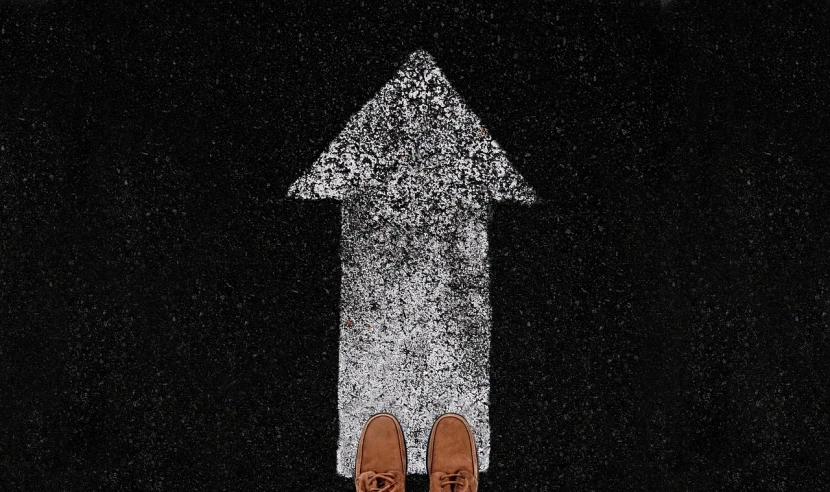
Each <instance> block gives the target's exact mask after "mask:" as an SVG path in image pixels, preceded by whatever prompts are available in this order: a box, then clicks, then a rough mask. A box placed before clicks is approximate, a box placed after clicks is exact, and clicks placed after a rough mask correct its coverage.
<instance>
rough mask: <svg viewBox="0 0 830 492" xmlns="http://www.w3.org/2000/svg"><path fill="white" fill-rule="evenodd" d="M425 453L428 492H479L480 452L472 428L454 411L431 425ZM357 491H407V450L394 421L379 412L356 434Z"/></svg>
mask: <svg viewBox="0 0 830 492" xmlns="http://www.w3.org/2000/svg"><path fill="white" fill-rule="evenodd" d="M428 446H429V447H428V449H427V473H428V474H429V491H430V492H477V491H478V454H477V453H476V445H475V440H474V439H473V432H472V430H470V424H468V423H467V421H466V420H465V419H464V417H462V416H461V415H457V414H454V413H448V414H446V415H442V416H441V417H439V418H438V420H436V421H435V424H434V425H433V426H432V433H431V434H430V436H429V445H428ZM354 477H355V479H354V481H355V486H356V487H357V492H405V491H406V483H405V482H406V446H405V445H404V442H403V432H402V431H401V424H400V423H398V420H397V419H396V418H395V417H393V416H391V415H389V414H387V413H381V414H378V415H375V416H374V417H372V418H370V419H369V421H368V422H366V425H365V426H364V427H363V432H362V433H361V434H360V443H358V445H357V461H356V462H355V474H354Z"/></svg>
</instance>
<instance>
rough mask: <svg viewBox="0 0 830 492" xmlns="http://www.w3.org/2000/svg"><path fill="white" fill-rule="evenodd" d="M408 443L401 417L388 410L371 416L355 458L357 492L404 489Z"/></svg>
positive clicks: (362, 433)
mask: <svg viewBox="0 0 830 492" xmlns="http://www.w3.org/2000/svg"><path fill="white" fill-rule="evenodd" d="M405 480H406V446H405V445H404V442H403V431H401V424H399V423H398V420H397V419H396V418H395V417H393V416H391V415H389V414H388V413H380V414H377V415H375V416H374V417H372V418H370V419H369V420H368V421H367V422H366V425H364V426H363V432H361V433H360V442H359V443H358V444H357V460H355V471H354V483H355V487H357V492H405V491H406V484H405Z"/></svg>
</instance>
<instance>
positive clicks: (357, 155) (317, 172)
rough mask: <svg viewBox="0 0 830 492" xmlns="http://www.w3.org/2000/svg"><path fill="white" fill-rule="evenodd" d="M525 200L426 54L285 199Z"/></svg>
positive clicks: (529, 195) (519, 183)
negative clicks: (368, 196) (367, 195)
mask: <svg viewBox="0 0 830 492" xmlns="http://www.w3.org/2000/svg"><path fill="white" fill-rule="evenodd" d="M364 193H371V194H375V195H381V196H387V197H389V196H392V197H394V198H396V199H412V198H413V197H414V198H415V199H418V198H421V199H422V198H423V197H424V196H438V195H440V196H443V197H444V198H445V199H446V198H447V197H452V198H454V199H460V200H463V201H474V202H489V201H507V200H510V201H517V202H525V203H530V202H533V201H534V200H535V197H536V196H535V192H534V191H533V189H531V188H530V186H528V184H527V183H526V182H525V180H524V178H522V176H520V175H519V173H518V172H517V171H516V170H515V169H514V168H513V166H512V165H511V164H510V163H509V162H508V160H507V156H506V155H505V152H504V151H503V150H502V149H501V147H500V146H499V145H498V143H496V141H495V140H493V138H492V137H491V136H490V135H489V133H488V131H487V129H486V128H485V127H484V126H483V125H482V124H481V121H480V120H479V118H478V116H476V115H475V114H474V113H473V112H472V111H471V110H470V109H469V108H468V107H467V106H466V104H465V103H464V101H463V100H462V99H461V97H460V96H459V95H458V94H457V93H456V91H455V89H453V88H452V86H451V85H450V83H449V81H447V79H446V78H445V77H444V75H443V74H442V73H441V70H440V69H439V68H438V67H437V66H436V65H435V60H433V58H432V56H430V55H429V53H427V52H425V51H420V50H419V51H416V52H414V53H412V54H411V55H410V56H409V58H408V60H407V61H406V63H404V65H403V66H402V67H401V69H400V70H399V71H398V73H397V74H396V75H395V77H394V78H392V80H390V81H389V82H388V83H387V84H386V85H384V86H383V88H381V89H380V91H379V92H378V93H377V95H376V96H375V97H374V98H372V99H371V100H370V101H369V102H367V103H366V104H365V105H364V106H363V108H361V109H360V111H358V112H357V113H356V114H354V115H353V116H352V117H351V119H350V120H349V122H348V123H347V124H346V127H345V128H344V129H343V131H341V132H340V134H339V135H338V136H337V138H335V139H334V141H332V142H331V144H329V148H328V150H326V151H325V152H323V154H322V155H320V157H319V158H318V159H317V160H316V161H315V162H314V165H313V166H312V167H311V169H310V170H309V171H308V172H307V173H306V174H305V175H304V176H302V177H301V178H299V179H298V180H297V181H295V182H294V184H293V185H292V186H291V188H290V189H289V192H288V194H289V196H293V197H298V198H305V199H335V200H345V199H347V198H349V197H350V196H353V195H355V194H364Z"/></svg>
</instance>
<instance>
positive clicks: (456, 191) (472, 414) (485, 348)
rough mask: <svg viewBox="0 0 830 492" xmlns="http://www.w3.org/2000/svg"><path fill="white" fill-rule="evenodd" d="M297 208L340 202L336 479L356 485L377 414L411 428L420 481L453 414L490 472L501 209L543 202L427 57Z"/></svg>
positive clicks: (385, 98)
mask: <svg viewBox="0 0 830 492" xmlns="http://www.w3.org/2000/svg"><path fill="white" fill-rule="evenodd" d="M289 196H294V197H298V198H305V199H334V200H340V201H342V218H341V221H342V224H341V225H342V231H341V234H342V237H341V251H340V256H341V261H342V270H343V271H342V282H341V288H340V376H339V390H338V397H339V401H338V409H339V416H340V438H339V448H338V452H337V471H338V473H340V474H341V475H345V476H351V475H353V474H354V460H355V454H356V448H357V442H358V438H359V436H360V430H361V428H362V426H363V424H364V422H365V421H366V420H367V419H368V418H369V417H370V416H372V415H374V414H376V413H379V412H389V413H392V414H393V415H395V416H396V417H397V418H398V419H399V420H400V421H401V425H402V427H403V429H404V433H405V438H406V444H407V455H408V461H409V472H410V473H425V472H426V445H427V441H428V439H429V432H430V429H431V428H432V424H433V422H434V421H435V419H436V418H437V417H438V416H439V415H441V414H443V413H446V412H457V413H460V414H462V415H464V416H465V417H466V418H467V419H468V420H469V422H470V425H471V426H472V428H473V431H474V432H475V435H476V440H477V446H478V453H479V465H480V469H481V470H482V471H485V470H487V468H488V466H489V455H490V425H489V416H488V410H489V393H490V375H489V371H490V360H489V359H490V327H491V323H492V321H491V308H490V299H489V296H490V274H489V261H488V258H487V254H488V243H487V225H488V222H489V220H490V216H491V207H490V204H491V203H492V202H494V201H505V200H510V201H516V202H524V203H531V202H533V201H534V200H535V194H534V191H533V190H532V189H531V188H530V187H529V186H528V185H527V184H526V183H525V181H524V179H523V178H522V177H521V176H520V175H519V174H518V173H517V172H516V171H515V169H513V167H512V166H511V165H510V163H509V162H508V160H507V157H506V155H505V153H504V151H503V150H502V149H501V148H500V147H499V145H498V144H497V143H496V142H495V141H494V140H493V139H492V138H491V137H490V135H489V134H488V132H487V130H486V128H484V127H483V126H482V124H481V122H480V121H479V119H478V117H477V116H476V115H475V114H473V113H472V112H471V111H470V110H469V109H468V108H467V107H466V105H465V104H464V102H463V101H462V100H461V98H460V97H459V96H458V94H457V93H456V92H455V90H454V89H453V88H452V87H451V86H450V84H449V82H448V81H447V79H446V78H445V77H444V75H443V74H442V73H441V71H440V70H439V69H438V67H437V66H436V65H435V62H434V60H433V59H432V57H431V56H430V55H429V54H428V53H426V52H424V51H417V52H415V53H413V54H412V55H410V57H409V59H408V60H407V61H406V63H405V64H404V65H403V67H402V68H401V69H400V70H399V71H398V73H397V74H396V76H395V77H394V78H393V79H392V80H391V81H389V82H388V83H387V84H386V85H385V86H384V87H383V88H382V89H380V91H379V92H378V94H377V95H376V96H375V97H374V98H373V99H372V100H370V101H369V102H368V103H366V105H365V106H363V108H362V109H361V110H360V111H358V112H357V113H356V114H355V115H353V116H352V118H351V119H350V120H349V122H348V123H347V125H346V127H345V128H344V129H343V131H342V132H341V133H340V135H338V136H337V138H335V139H334V141H333V142H331V144H330V145H329V148H328V150H327V151H326V152H324V153H323V154H322V155H321V156H320V157H319V158H318V159H317V161H316V162H315V163H314V165H313V166H312V168H311V169H310V170H309V171H308V173H306V174H305V175H304V176H302V177H301V178H299V179H298V180H297V181H296V182H295V183H294V184H293V185H292V186H291V188H290V190H289Z"/></svg>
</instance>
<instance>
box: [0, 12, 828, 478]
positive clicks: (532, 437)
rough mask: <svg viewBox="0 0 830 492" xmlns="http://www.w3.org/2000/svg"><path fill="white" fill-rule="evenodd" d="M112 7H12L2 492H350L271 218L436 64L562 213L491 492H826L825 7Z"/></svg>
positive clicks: (539, 275)
mask: <svg viewBox="0 0 830 492" xmlns="http://www.w3.org/2000/svg"><path fill="white" fill-rule="evenodd" d="M99 3H100V2H90V3H89V4H87V3H82V2H34V3H32V2H12V3H8V2H6V3H4V4H3V5H2V6H0V28H2V32H1V33H0V145H2V149H0V417H1V418H2V422H0V490H300V489H301V490H342V491H346V490H352V487H353V486H352V485H351V482H350V481H349V480H348V479H344V478H339V477H337V476H336V475H335V471H334V470H335V451H334V450H335V446H336V438H337V425H338V424H337V411H336V384H337V339H338V326H337V310H338V301H339V259H338V242H339V227H340V226H339V211H338V207H337V204H336V203H315V202H295V201H291V200H286V199H285V198H284V196H285V193H286V191H287V189H288V186H289V185H290V184H291V182H292V181H293V180H294V179H296V178H297V177H298V176H299V175H300V174H301V173H302V172H303V171H304V170H305V169H307V168H308V167H309V166H310V164H311V163H312V161H313V160H314V159H315V158H316V156H317V155H318V154H319V153H320V152H321V151H322V150H324V149H325V146H326V144H327V143H328V142H329V141H330V140H331V139H332V138H333V137H334V136H335V135H336V134H337V133H338V132H339V130H340V129H341V128H342V126H343V125H344V123H345V122H346V120H347V119H348V118H349V116H350V115H351V114H352V113H353V112H355V111H356V110H357V109H359V108H360V106H361V105H362V104H363V103H364V102H366V101H367V100H368V99H370V98H371V97H372V95H373V94H374V93H375V91H377V89H379V88H380V87H381V86H382V85H383V84H384V83H385V82H386V81H387V80H388V79H389V78H390V77H391V76H392V75H393V74H394V72H395V71H396V69H397V67H398V66H399V65H400V64H401V63H402V61H403V60H404V59H405V58H406V56H407V55H408V54H409V53H410V52H412V51H413V50H415V49H418V48H424V49H426V50H427V51H429V52H430V53H431V54H432V55H433V56H434V57H435V58H436V60H437V62H438V64H439V66H440V67H442V69H443V70H444V73H445V75H446V76H447V77H448V78H449V80H450V81H451V82H452V83H453V84H454V85H455V87H456V89H457V90H458V92H459V93H460V94H461V95H462V96H463V97H465V98H466V100H467V102H468V103H469V105H470V106H471V107H472V108H473V110H474V111H476V112H477V113H478V114H479V116H480V117H481V119H482V120H483V121H484V123H485V124H486V125H487V126H488V128H489V130H490V131H491V133H492V134H493V135H494V137H495V138H496V139H497V140H498V141H499V142H500V143H501V144H502V146H503V147H504V148H505V149H506V150H507V151H508V152H509V154H510V155H511V156H512V160H513V163H514V165H515V167H516V168H517V169H518V170H519V171H520V172H521V173H522V174H523V175H524V176H525V177H526V178H527V180H528V181H529V183H530V184H531V185H532V186H533V187H534V188H535V189H536V190H537V192H538V193H539V195H540V196H541V197H542V198H543V199H544V202H543V203H541V204H539V205H536V206H533V207H518V206H514V207H511V206H499V207H497V208H496V210H495V214H494V219H493V222H492V224H491V240H492V241H491V260H492V281H493V292H492V304H493V310H494V333H493V346H492V394H491V421H492V428H493V436H492V446H493V447H492V455H491V458H492V467H491V470H490V472H489V473H487V474H486V475H483V476H482V487H481V490H482V491H485V490H488V491H491V490H555V489H562V490H588V489H600V490H820V489H824V488H827V487H828V486H830V480H829V478H830V477H828V471H827V470H828V466H827V465H828V462H830V460H828V452H827V450H826V446H827V443H828V436H830V425H829V424H828V417H827V404H826V401H827V399H828V395H827V381H828V379H830V364H828V356H827V347H828V343H829V342H830V340H828V320H830V316H828V311H830V260H828V255H827V249H828V245H830V222H828V221H829V220H830V200H828V198H829V196H828V195H830V169H828V156H830V145H829V142H828V135H830V133H829V132H830V124H829V123H828V109H830V108H828V104H829V103H828V100H830V98H828V73H830V72H829V71H828V70H829V69H830V67H829V66H828V53H829V52H830V51H828V48H830V46H828V45H830V43H828V39H830V37H829V36H828V32H829V31H828V26H830V24H828V19H830V18H829V17H828V3H827V2H824V1H815V2H805V3H800V4H799V5H798V6H794V7H784V6H781V5H778V4H772V5H769V4H764V5H758V6H752V7H749V6H741V7H738V6H730V7H726V6H724V5H720V4H722V2H710V3H712V4H719V6H717V7H715V6H703V5H698V3H697V2H680V1H678V2H674V3H670V4H667V5H661V4H660V3H655V2H645V3H641V2H634V3H628V2H589V1H579V2H571V3H567V4H566V3H565V2H551V5H544V4H535V3H533V4H531V3H522V5H519V4H518V3H517V4H516V5H512V6H511V5H502V6H492V7H480V6H474V5H468V4H466V3H462V2H443V3H446V5H440V4H438V3H434V4H426V3H418V4H415V3H411V2H397V1H393V2H386V4H385V6H382V7H377V6H370V5H369V4H368V3H367V4H365V5H363V4H361V3H350V4H341V3H340V2H328V5H322V4H321V5H314V4H311V3H307V2H294V3H293V4H294V6H293V7H287V6H285V7H284V6H278V4H275V3H272V2H264V3H260V2H253V3H250V4H249V5H247V6H243V5H240V4H241V2H223V3H221V4H218V5H208V4H206V3H201V2H199V3H198V5H195V6H188V7H183V6H180V7H175V8H174V7H171V6H165V5H162V4H156V3H154V2H148V3H145V2H138V3H137V4H135V5H132V6H125V5H118V4H116V3H106V5H100V4H99ZM194 3H195V2H194ZM90 4H95V5H94V6H91V5H90ZM410 483H411V484H412V485H411V487H410V489H411V490H416V491H417V490H422V491H423V490H426V482H425V481H424V480H423V478H420V479H415V480H413V481H411V482H410Z"/></svg>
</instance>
